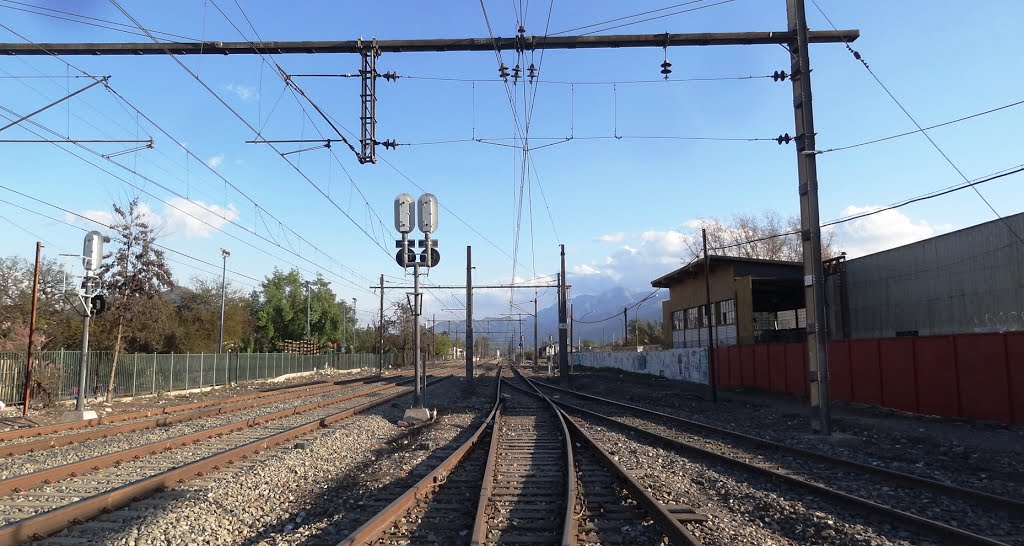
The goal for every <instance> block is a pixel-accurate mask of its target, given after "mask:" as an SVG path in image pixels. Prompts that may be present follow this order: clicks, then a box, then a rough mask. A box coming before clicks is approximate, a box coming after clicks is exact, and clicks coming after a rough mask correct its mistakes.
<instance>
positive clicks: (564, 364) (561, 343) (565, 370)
mask: <svg viewBox="0 0 1024 546" xmlns="http://www.w3.org/2000/svg"><path fill="white" fill-rule="evenodd" d="M558 246H559V249H560V253H561V258H562V272H561V273H559V275H558V376H559V378H560V380H559V382H560V383H561V384H562V385H563V386H568V385H569V339H568V338H569V325H568V324H567V322H568V317H567V315H568V313H567V312H566V301H565V300H566V297H565V245H564V244H563V245H558Z"/></svg>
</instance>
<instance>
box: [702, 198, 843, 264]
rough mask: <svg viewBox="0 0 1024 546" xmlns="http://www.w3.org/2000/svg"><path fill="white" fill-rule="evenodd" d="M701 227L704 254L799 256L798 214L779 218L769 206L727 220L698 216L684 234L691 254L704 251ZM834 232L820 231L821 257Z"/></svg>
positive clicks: (765, 257)
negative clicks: (705, 244)
mask: <svg viewBox="0 0 1024 546" xmlns="http://www.w3.org/2000/svg"><path fill="white" fill-rule="evenodd" d="M702 228H703V229H705V230H706V231H707V235H708V254H717V255H721V256H736V257H740V258H758V259H762V260H786V261H792V262H799V261H801V260H803V246H802V244H801V240H800V235H799V234H798V232H799V231H800V218H799V217H797V216H790V217H788V218H783V217H782V216H780V215H779V213H777V212H775V211H771V210H769V211H764V212H762V213H761V215H760V216H757V215H754V214H737V215H736V216H733V218H732V221H731V222H729V223H726V222H723V221H721V220H717V219H711V220H701V221H700V223H699V225H698V227H697V228H696V229H695V230H694V232H693V235H692V236H691V237H689V238H687V245H688V246H689V249H690V251H691V252H692V253H693V255H694V256H703V253H704V252H703V248H702V247H703V245H702V241H701V233H700V230H701V229H702ZM780 234H785V235H780ZM776 235H780V236H777V237H776ZM834 236H835V233H834V232H833V231H831V230H828V231H824V232H822V234H821V254H822V259H828V258H831V257H832V256H833V255H834V254H835V248H834V244H833V243H834Z"/></svg>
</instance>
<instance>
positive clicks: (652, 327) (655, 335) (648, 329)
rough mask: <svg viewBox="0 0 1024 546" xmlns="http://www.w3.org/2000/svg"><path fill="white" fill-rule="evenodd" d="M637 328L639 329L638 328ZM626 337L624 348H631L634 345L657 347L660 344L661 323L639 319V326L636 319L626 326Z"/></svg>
mask: <svg viewBox="0 0 1024 546" xmlns="http://www.w3.org/2000/svg"><path fill="white" fill-rule="evenodd" d="M638 327H639V328H638ZM627 331H628V334H629V335H628V336H627V337H626V346H627V347H631V346H635V345H659V344H661V323H660V322H651V321H649V320H644V319H640V321H639V324H638V322H637V320H636V319H634V320H631V321H629V325H628V326H627ZM638 334H639V338H640V343H637V337H638V336H637V335H638Z"/></svg>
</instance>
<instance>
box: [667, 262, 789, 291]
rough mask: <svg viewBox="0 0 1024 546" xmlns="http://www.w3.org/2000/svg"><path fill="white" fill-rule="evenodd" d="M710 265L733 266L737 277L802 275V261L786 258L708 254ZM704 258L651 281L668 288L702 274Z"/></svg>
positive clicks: (767, 277) (787, 276)
mask: <svg viewBox="0 0 1024 546" xmlns="http://www.w3.org/2000/svg"><path fill="white" fill-rule="evenodd" d="M708 260H709V261H710V264H709V265H710V266H711V267H715V266H720V265H729V266H732V267H733V273H734V275H735V276H737V277H755V278H762V279H776V278H798V277H800V276H802V275H803V267H804V265H803V263H802V262H790V261H786V260H762V259H760V258H741V257H738V256H716V255H711V256H708ZM703 271H704V259H703V258H701V259H700V260H697V261H695V262H692V263H690V264H687V265H684V266H683V267H680V268H679V269H676V270H675V271H673V272H671V273H669V274H667V275H663V276H661V277H658V278H657V279H654V280H653V281H651V286H653V287H655V288H668V287H669V286H671V285H673V284H676V283H678V282H680V281H683V280H685V279H687V278H695V277H696V276H697V275H698V274H701V275H702V274H703Z"/></svg>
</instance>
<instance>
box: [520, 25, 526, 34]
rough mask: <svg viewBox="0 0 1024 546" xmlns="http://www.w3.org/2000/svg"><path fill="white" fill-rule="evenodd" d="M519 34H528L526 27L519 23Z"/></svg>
mask: <svg viewBox="0 0 1024 546" xmlns="http://www.w3.org/2000/svg"><path fill="white" fill-rule="evenodd" d="M519 34H526V27H524V26H523V25H519Z"/></svg>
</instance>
